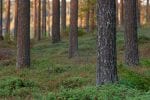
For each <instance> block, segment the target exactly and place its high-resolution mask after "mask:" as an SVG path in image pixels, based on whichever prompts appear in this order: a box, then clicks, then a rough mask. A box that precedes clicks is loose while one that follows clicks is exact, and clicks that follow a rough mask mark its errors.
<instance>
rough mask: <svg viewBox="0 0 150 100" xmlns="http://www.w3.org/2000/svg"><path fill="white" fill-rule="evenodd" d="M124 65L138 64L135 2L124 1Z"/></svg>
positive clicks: (133, 0)
mask: <svg viewBox="0 0 150 100" xmlns="http://www.w3.org/2000/svg"><path fill="white" fill-rule="evenodd" d="M124 4H125V5H124V6H125V17H124V18H125V63H126V64H127V65H129V66H135V65H138V64H139V55H138V36H137V13H136V0H125V1H124Z"/></svg>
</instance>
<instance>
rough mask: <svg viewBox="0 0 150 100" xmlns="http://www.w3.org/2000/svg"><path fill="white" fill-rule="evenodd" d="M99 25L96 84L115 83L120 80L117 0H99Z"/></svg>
mask: <svg viewBox="0 0 150 100" xmlns="http://www.w3.org/2000/svg"><path fill="white" fill-rule="evenodd" d="M97 27H98V29H97V30H98V32H97V69H96V71H97V77H96V84H97V85H102V84H107V83H114V82H116V81H118V77H117V67H116V66H117V59H116V58H117V55H116V54H117V53H116V2H115V0H97Z"/></svg>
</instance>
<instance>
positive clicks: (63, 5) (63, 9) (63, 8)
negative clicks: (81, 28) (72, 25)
mask: <svg viewBox="0 0 150 100" xmlns="http://www.w3.org/2000/svg"><path fill="white" fill-rule="evenodd" d="M65 31H66V0H62V1H61V32H62V33H63V32H65Z"/></svg>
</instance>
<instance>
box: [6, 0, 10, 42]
mask: <svg viewBox="0 0 150 100" xmlns="http://www.w3.org/2000/svg"><path fill="white" fill-rule="evenodd" d="M5 39H6V41H9V40H10V0H7V12H6V33H5Z"/></svg>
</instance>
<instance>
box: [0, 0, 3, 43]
mask: <svg viewBox="0 0 150 100" xmlns="http://www.w3.org/2000/svg"><path fill="white" fill-rule="evenodd" d="M1 40H3V0H0V41H1Z"/></svg>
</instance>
